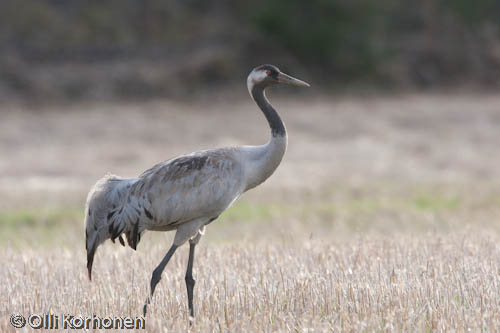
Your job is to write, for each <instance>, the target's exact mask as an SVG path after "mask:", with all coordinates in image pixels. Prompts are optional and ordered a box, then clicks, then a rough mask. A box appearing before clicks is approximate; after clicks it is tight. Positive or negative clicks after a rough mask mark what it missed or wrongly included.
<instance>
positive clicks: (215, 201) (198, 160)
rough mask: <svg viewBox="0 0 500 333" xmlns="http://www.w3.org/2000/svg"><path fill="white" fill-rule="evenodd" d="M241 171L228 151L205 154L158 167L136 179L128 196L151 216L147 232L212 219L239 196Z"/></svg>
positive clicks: (241, 187) (180, 158)
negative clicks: (201, 219) (149, 228)
mask: <svg viewBox="0 0 500 333" xmlns="http://www.w3.org/2000/svg"><path fill="white" fill-rule="evenodd" d="M242 189H243V170H242V167H241V164H240V163H239V162H238V161H237V159H235V158H234V155H233V154H232V151H231V150H230V149H217V150H209V151H204V152H199V153H193V154H190V155H185V156H181V157H178V158H176V159H173V160H170V161H167V162H164V163H160V164H158V165H156V166H154V167H153V168H151V169H149V170H147V171H145V172H144V173H143V174H142V175H141V176H139V181H138V182H137V183H135V184H134V185H133V186H132V189H131V194H133V196H134V197H137V198H139V200H140V201H141V202H143V205H144V206H146V207H147V208H148V210H149V213H150V214H146V216H147V215H151V216H149V217H150V220H151V222H150V223H149V225H150V226H151V228H164V227H167V226H170V225H177V224H181V223H183V222H186V221H189V220H192V219H195V218H199V217H207V218H210V217H216V216H217V215H219V214H220V213H221V212H222V211H224V209H226V208H227V207H228V206H229V205H230V204H231V203H232V202H233V201H234V200H235V199H236V198H237V197H238V196H239V195H240V194H241V192H242Z"/></svg>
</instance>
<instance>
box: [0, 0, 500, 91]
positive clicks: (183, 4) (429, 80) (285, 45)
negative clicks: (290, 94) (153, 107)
mask: <svg viewBox="0 0 500 333" xmlns="http://www.w3.org/2000/svg"><path fill="white" fill-rule="evenodd" d="M499 17H500V2H499V1H496V0H478V1H467V0H423V1H411V0H378V1H374V0H310V1H303V0H255V1H252V2H246V1H230V0H214V1H202V0H184V1H180V0H142V1H137V0H108V1H99V0H87V1H79V0H23V1H22V2H20V1H15V0H3V1H2V2H1V4H0V99H8V98H12V97H16V96H17V97H21V98H33V99H37V100H43V99H59V98H69V99H82V98H112V97H120V98H122V97H151V96H178V95H183V94H187V95H190V94H192V93H193V92H197V91H199V90H200V89H204V88H205V87H207V86H210V87H212V86H213V85H215V86H217V85H221V84H232V83H233V82H229V81H230V80H238V82H239V81H241V80H242V79H243V78H244V77H245V75H246V74H247V72H248V71H249V69H250V68H252V67H253V66H255V65H258V64H260V63H265V62H269V63H275V64H277V65H279V66H280V67H282V68H284V69H291V68H293V70H292V71H293V72H300V73H302V74H303V73H306V74H305V77H304V74H303V75H302V76H303V77H304V78H306V79H309V80H313V81H314V82H317V83H319V82H321V84H322V85H323V86H324V85H326V86H327V87H328V86H329V87H341V86H348V87H349V86H358V85H360V84H361V85H368V86H371V87H377V88H385V89H387V88H398V87H402V88H415V87H416V88H434V87H442V86H445V87H448V86H463V85H469V84H472V85H477V86H480V87H489V88H491V87H497V86H498V83H499V80H498V77H499V75H498V74H499V72H500V21H499V20H498V18H499Z"/></svg>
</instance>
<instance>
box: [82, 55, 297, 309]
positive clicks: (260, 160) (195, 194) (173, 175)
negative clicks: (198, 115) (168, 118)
mask: <svg viewBox="0 0 500 333" xmlns="http://www.w3.org/2000/svg"><path fill="white" fill-rule="evenodd" d="M276 83H291V84H295V85H302V86H304V85H307V84H306V83H304V82H302V81H300V80H297V79H294V78H291V77H289V76H287V75H285V74H283V73H281V72H280V71H279V70H278V69H277V68H276V67H274V66H271V65H264V66H260V67H257V68H256V69H254V70H253V71H252V72H251V73H250V75H249V78H248V80H247V84H248V89H249V92H250V94H251V96H252V98H254V100H255V101H256V103H257V105H258V106H259V107H260V108H261V109H262V111H263V113H264V115H265V116H266V118H267V120H268V122H269V125H270V127H271V132H272V136H271V140H270V141H269V142H268V143H267V144H265V145H262V146H243V147H233V148H221V149H213V150H206V151H201V152H196V153H191V154H188V155H183V156H180V157H177V158H174V159H171V160H168V161H165V162H162V163H159V164H157V165H155V166H153V167H152V168H151V169H149V170H146V171H145V172H143V173H142V174H141V175H140V176H139V177H137V178H121V177H118V176H115V175H106V176H104V178H102V179H101V180H99V181H98V182H97V183H96V184H95V185H94V187H93V188H92V190H91V191H90V192H89V194H88V198H87V204H86V213H85V217H86V218H85V224H86V230H85V235H86V249H87V268H88V274H89V279H91V273H92V264H93V260H94V255H95V253H96V250H97V247H98V246H99V245H100V244H102V243H103V242H104V241H105V240H106V239H111V240H112V241H113V242H115V240H116V239H117V238H118V239H119V241H120V243H121V244H122V245H125V242H124V240H123V238H122V235H123V234H124V235H125V237H126V239H127V244H128V245H129V246H130V247H131V248H133V249H134V250H135V249H136V248H137V245H138V243H139V241H140V239H141V235H142V233H144V231H146V230H152V231H169V230H176V234H175V238H174V243H173V245H172V247H171V249H170V250H169V252H168V253H167V255H166V256H165V258H164V260H163V261H162V263H161V264H160V265H159V266H158V267H157V269H156V270H155V272H154V273H153V277H152V280H151V296H152V294H153V292H154V289H155V287H156V284H157V283H158V281H159V280H160V277H161V272H162V271H163V269H164V267H165V265H166V264H167V263H168V260H169V259H170V257H171V256H172V255H173V253H174V252H175V249H176V248H177V247H179V246H181V245H182V244H184V243H185V242H186V241H188V240H189V241H190V244H191V247H190V259H189V262H190V265H188V271H187V272H186V286H187V289H188V296H189V298H190V299H189V309H190V314H191V316H193V314H194V311H193V307H192V293H193V287H194V279H193V278H192V274H191V269H192V262H193V259H194V247H195V245H196V243H197V242H198V240H199V239H200V237H201V234H203V231H204V228H205V225H206V224H208V223H210V222H212V221H213V220H215V219H216V218H217V217H218V216H219V215H220V214H221V213H222V212H223V211H224V210H226V209H227V208H228V207H230V206H231V204H232V203H233V202H234V201H236V200H237V199H238V198H239V196H240V195H241V194H242V193H243V192H245V191H247V190H249V189H251V188H253V187H255V186H257V185H258V184H260V183H262V182H263V181H265V180H266V179H267V178H268V177H269V176H270V175H271V174H272V173H273V172H274V170H275V169H276V168H277V167H278V165H279V163H280V162H281V159H282V157H283V155H284V153H285V150H286V145H287V137H286V130H285V127H284V125H283V123H282V121H281V119H280V117H279V115H278V114H277V112H276V111H275V110H274V109H273V108H272V106H271V105H270V104H269V102H268V101H267V99H266V98H265V95H264V93H263V91H264V89H265V88H266V87H267V86H269V85H271V84H276ZM149 300H150V299H149V298H148V301H147V302H146V305H147V304H149ZM146 305H145V306H144V313H146Z"/></svg>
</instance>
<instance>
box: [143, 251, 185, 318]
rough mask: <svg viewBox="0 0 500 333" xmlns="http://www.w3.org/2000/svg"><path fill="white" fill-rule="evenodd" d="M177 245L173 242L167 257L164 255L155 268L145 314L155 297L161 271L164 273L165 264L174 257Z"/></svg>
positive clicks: (145, 305)
mask: <svg viewBox="0 0 500 333" xmlns="http://www.w3.org/2000/svg"><path fill="white" fill-rule="evenodd" d="M177 247H178V246H177V245H175V243H174V244H172V246H171V247H170V249H169V250H168V252H167V254H166V255H165V257H163V260H162V261H161V262H160V264H159V265H158V267H156V268H155V270H154V271H153V276H152V277H151V295H149V297H148V299H147V300H146V303H145V304H144V310H143V312H144V315H146V311H147V307H148V304H149V303H151V298H152V297H153V293H154V292H155V288H156V285H157V284H158V282H160V280H161V273H163V270H164V269H165V266H167V264H168V262H169V260H170V258H172V256H173V255H174V252H175V250H176V249H177Z"/></svg>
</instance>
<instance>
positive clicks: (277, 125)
mask: <svg viewBox="0 0 500 333" xmlns="http://www.w3.org/2000/svg"><path fill="white" fill-rule="evenodd" d="M250 93H251V94H252V98H253V99H254V101H255V103H257V105H258V106H259V108H260V109H261V110H262V112H263V113H264V115H265V116H266V119H267V122H268V123H269V127H271V135H272V138H271V140H272V139H273V138H275V137H277V136H282V137H286V129H285V124H283V121H282V120H281V118H280V115H279V114H278V112H276V110H275V109H274V108H273V106H272V105H271V103H269V101H268V100H267V98H266V95H265V94H264V88H263V87H261V86H259V85H254V86H253V87H252V88H251V91H250Z"/></svg>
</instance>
